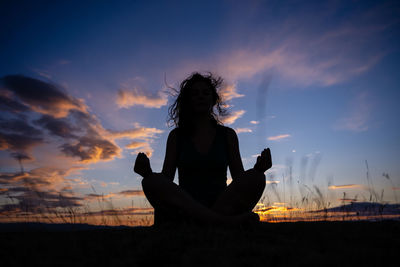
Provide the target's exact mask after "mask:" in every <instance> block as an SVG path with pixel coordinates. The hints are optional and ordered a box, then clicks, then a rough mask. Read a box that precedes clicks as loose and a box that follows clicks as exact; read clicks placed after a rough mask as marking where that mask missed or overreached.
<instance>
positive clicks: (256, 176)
mask: <svg viewBox="0 0 400 267" xmlns="http://www.w3.org/2000/svg"><path fill="white" fill-rule="evenodd" d="M244 176H245V177H244V178H245V179H246V181H247V182H251V183H252V184H255V185H256V186H257V187H265V174H264V173H262V172H260V171H257V170H255V169H249V170H247V171H246V172H245V175H244Z"/></svg>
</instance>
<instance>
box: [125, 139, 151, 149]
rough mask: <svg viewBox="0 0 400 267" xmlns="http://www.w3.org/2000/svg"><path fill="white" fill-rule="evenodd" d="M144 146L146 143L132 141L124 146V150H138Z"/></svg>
mask: <svg viewBox="0 0 400 267" xmlns="http://www.w3.org/2000/svg"><path fill="white" fill-rule="evenodd" d="M144 146H147V143H146V142H137V141H134V142H131V143H129V144H127V145H126V146H125V148H127V149H138V148H141V147H144Z"/></svg>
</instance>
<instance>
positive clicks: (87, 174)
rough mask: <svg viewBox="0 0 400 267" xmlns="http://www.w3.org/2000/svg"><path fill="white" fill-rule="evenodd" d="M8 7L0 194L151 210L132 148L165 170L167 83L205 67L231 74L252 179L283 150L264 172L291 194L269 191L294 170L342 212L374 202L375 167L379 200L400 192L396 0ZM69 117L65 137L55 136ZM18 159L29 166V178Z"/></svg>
mask: <svg viewBox="0 0 400 267" xmlns="http://www.w3.org/2000/svg"><path fill="white" fill-rule="evenodd" d="M0 10H2V11H1V16H0V24H1V25H2V27H1V29H0V33H1V34H0V38H1V39H0V47H1V50H0V58H1V62H2V64H0V77H2V78H1V82H2V84H1V87H0V89H1V93H2V94H1V96H2V97H3V99H2V101H5V102H3V103H2V106H1V108H2V115H1V117H0V118H1V125H2V130H1V134H2V135H1V138H2V140H1V142H2V143H1V146H0V148H1V149H2V150H1V151H0V162H1V175H2V178H1V180H0V183H1V184H2V188H3V190H2V192H8V193H9V194H16V196H17V197H16V198H17V199H18V200H20V201H21V199H22V197H21V194H22V195H23V196H25V197H28V196H30V197H33V193H32V192H42V191H43V192H48V193H49V197H50V198H51V196H52V195H53V196H54V195H55V194H57V193H60V192H61V193H62V194H64V195H65V197H66V198H68V197H69V198H68V199H69V200H70V204H71V205H75V204H76V205H77V206H79V205H80V203H83V202H84V201H89V202H90V201H92V200H93V199H92V198H91V197H93V196H91V195H90V194H93V193H94V192H93V188H95V190H96V194H101V193H103V194H105V195H106V196H109V197H112V198H113V201H114V203H116V205H117V206H119V207H121V208H123V207H124V206H125V205H130V203H131V200H132V199H135V201H136V203H142V200H143V196H142V195H141V193H140V189H141V187H140V179H139V177H138V175H136V174H133V173H132V163H133V161H134V159H135V157H136V156H135V155H136V154H135V153H137V152H138V151H148V152H149V153H151V154H152V156H151V161H152V164H153V170H155V171H160V170H161V166H162V162H163V157H164V152H165V142H166V137H167V136H168V132H169V131H170V130H171V129H172V128H170V127H167V126H166V118H167V109H168V106H169V104H170V103H171V102H172V101H173V98H172V97H168V94H166V93H165V91H166V84H165V80H166V82H167V83H168V84H169V85H171V86H174V87H177V86H178V84H179V82H180V81H182V80H183V79H184V78H186V77H187V76H188V75H189V74H190V73H192V72H194V71H200V72H204V71H211V72H213V73H215V74H217V75H220V76H222V77H223V78H224V79H225V87H224V91H223V95H224V97H225V98H226V99H228V100H229V101H228V104H229V105H230V107H229V110H230V112H231V113H230V116H229V117H227V118H225V124H226V125H227V126H229V127H232V128H234V129H236V130H237V132H238V136H239V141H240V148H241V154H242V158H243V163H244V165H245V168H251V167H252V166H253V164H254V160H255V158H254V155H256V154H257V153H259V152H260V151H261V150H262V149H263V147H264V146H265V147H271V150H272V153H273V163H274V166H273V169H272V170H271V171H269V172H268V173H267V176H268V177H269V179H270V180H273V181H279V182H280V183H278V184H275V185H268V187H267V189H266V191H265V193H266V194H271V189H270V188H269V187H270V186H275V187H276V189H277V190H278V191H279V192H281V193H282V190H283V186H282V185H283V184H282V183H283V179H285V180H284V181H285V183H286V184H288V185H289V183H290V182H289V180H290V179H289V169H290V166H291V168H292V182H291V183H292V186H293V192H295V193H296V194H297V195H298V194H300V193H302V192H303V191H304V190H303V189H304V188H303V187H302V185H303V184H304V185H307V186H309V187H310V188H312V186H314V185H316V186H318V187H319V188H321V189H323V190H324V192H325V193H326V195H327V196H328V195H329V201H330V202H332V203H341V200H340V198H341V197H342V195H343V192H346V194H347V195H348V196H350V197H351V198H355V197H356V196H357V198H358V200H363V197H364V199H367V198H369V195H370V192H371V191H370V189H371V186H370V185H369V183H368V181H367V179H366V171H367V169H366V164H365V161H366V160H367V162H368V166H369V175H370V176H371V179H372V182H373V186H374V190H375V191H376V192H378V193H379V194H378V195H381V192H382V190H384V195H383V198H381V199H380V201H386V202H394V201H395V196H396V195H395V194H396V193H397V194H399V193H398V190H399V187H400V167H399V164H398V159H399V158H400V152H399V148H400V141H399V140H400V139H399V122H398V116H399V115H400V113H399V106H398V103H397V101H398V99H400V93H399V90H398V88H399V84H400V81H399V75H398V71H397V70H398V69H399V63H398V62H400V54H399V47H400V46H399V17H400V16H399V10H400V7H399V4H398V3H397V2H396V1H306V2H304V1H283V2H282V1H243V2H239V1H155V2H154V3H148V2H145V1H142V2H138V1H113V2H110V1H88V2H85V3H81V2H78V1H64V2H63V1H54V2H52V1H35V2H32V1H26V2H22V1H13V2H8V3H3V4H1V8H0ZM10 75H11V76H10ZM16 75H19V76H16ZM7 77H8V78H7ZM10 77H11V78H10ZM18 82H19V83H18ZM38 83H39V84H40V85H38V86H37V87H34V86H32V84H38ZM16 84H23V86H25V87H24V88H25V89H18V88H19V87H18V85H16ZM30 86H31V87H30ZM30 88H36V89H30ZM41 88H47V91H46V90H42V89H41ZM18 90H19V91H18ZM21 90H22V91H21ZM24 90H25V91H24ZM26 90H27V91H26ZM29 90H31V91H29ZM32 90H37V91H36V94H37V96H35V97H33V96H32V95H34V94H35V93H33V91H32ZM50 91H51V92H52V93H54V94H55V92H57V94H56V95H57V96H58V97H57V98H56V100H55V101H54V99H51V98H49V95H48V94H47V93H48V92H50ZM29 92H30V93H29ZM46 92H47V93H46ZM11 100H12V101H15V102H16V103H19V104H21V105H23V106H24V107H25V108H24V109H23V110H22V109H21V110H22V111H21V110H19V111H18V110H17V109H15V108H10V106H7V105H6V103H11V102H7V101H11ZM13 103H14V102H13ZM14 104H15V103H14ZM15 105H16V104H15ZM14 107H15V106H14ZM41 119H42V120H41ZM17 121H18V123H19V124H18V125H19V126H20V127H16V126H15V127H11V125H17ZM50 122H51V123H53V124H50ZM61 122H62V123H63V124H62V125H64V127H66V128H63V131H64V132H63V133H61V132H60V130H61V128H57V129H58V130H59V132H57V131H56V130H54V128H51V125H56V124H57V125H61ZM13 123H14V124H13ZM29 127H33V128H34V129H37V131H39V132H38V134H37V136H35V135H34V134H32V131H33V130H32V128H29ZM27 129H30V130H27ZM52 129H53V131H52ZM16 135H18V136H19V137H21V138H22V137H23V136H25V135H29V137H30V138H31V141H30V142H31V143H27V144H26V145H25V146H23V145H21V143H18V142H19V141H18V140H20V139H18V140H17V139H15V138H14V137H15V136H16ZM13 138H14V139H13ZM35 138H36V139H35ZM93 140H96V142H95V141H93ZM17 141H18V142H17ZM17 143H18V144H20V145H17ZM128 145H129V146H128ZM107 149H108V150H107ZM106 151H107V152H106ZM13 153H14V154H13ZM15 153H20V154H18V155H21V154H23V155H25V156H26V157H27V158H26V159H25V160H23V161H22V163H23V167H24V170H25V172H26V174H25V176H24V177H22V178H21V176H20V175H19V176H18V173H19V171H20V165H19V164H18V161H17V160H16V157H15V155H16V154H15ZM12 155H14V157H13V156H12ZM383 173H387V174H389V177H390V179H387V178H385V177H384V176H382V174H383ZM34 179H37V180H34ZM21 181H25V182H26V181H39V182H38V184H37V185H40V187H39V186H38V187H35V186H33V187H29V188H28V189H29V190H28V189H26V188H25V187H24V184H23V183H22V182H21ZM349 185H351V186H349ZM328 186H330V188H328ZM92 187H93V188H92ZM4 188H5V189H4ZM21 188H25V189H21ZM301 188H303V189H301ZM121 192H125V193H121ZM314 193H315V192H314ZM4 194H5V193H4ZM4 194H3V195H4ZM18 196H20V198H18ZM271 197H272V196H271ZM136 199H137V200H136ZM3 200H4V199H3ZM276 201H277V200H276ZM3 203H7V202H6V200H4V201H3ZM10 207H11V206H10Z"/></svg>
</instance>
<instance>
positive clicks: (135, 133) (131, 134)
mask: <svg viewBox="0 0 400 267" xmlns="http://www.w3.org/2000/svg"><path fill="white" fill-rule="evenodd" d="M163 132H164V131H163V130H159V129H157V128H146V127H140V128H136V129H131V130H125V131H108V134H109V136H110V137H111V138H113V139H121V138H128V139H145V138H148V137H154V136H155V135H156V134H160V133H163Z"/></svg>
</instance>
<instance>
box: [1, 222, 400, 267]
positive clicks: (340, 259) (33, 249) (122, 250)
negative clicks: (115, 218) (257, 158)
mask: <svg viewBox="0 0 400 267" xmlns="http://www.w3.org/2000/svg"><path fill="white" fill-rule="evenodd" d="M0 237H1V238H0V240H1V241H0V257H1V259H2V263H4V264H6V265H4V266H19V265H22V264H24V265H25V264H29V265H39V264H40V265H57V266H71V265H73V266H76V265H77V266H90V265H94V264H102V265H108V266H127V265H130V266H288V265H290V266H322V265H323V266H397V264H398V262H397V261H398V248H397V245H398V244H399V242H400V223H399V222H395V221H381V222H365V221H364V222H362V221H355V222H296V223H279V224H270V223H262V224H261V225H259V226H258V227H255V228H248V229H242V228H215V227H214V228H205V227H203V228H199V227H195V226H188V225H183V226H181V227H172V226H170V227H165V228H153V227H134V228H129V229H112V228H111V229H98V230H96V229H94V230H85V231H56V232H53V231H52V232H48V231H43V230H42V231H25V232H10V231H8V232H3V233H0Z"/></svg>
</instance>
